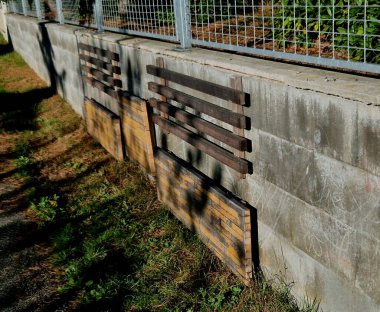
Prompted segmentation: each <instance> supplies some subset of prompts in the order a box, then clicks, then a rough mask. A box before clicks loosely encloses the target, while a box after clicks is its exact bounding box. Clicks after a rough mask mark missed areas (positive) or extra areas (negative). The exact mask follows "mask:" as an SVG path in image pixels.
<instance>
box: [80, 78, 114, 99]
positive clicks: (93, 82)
mask: <svg viewBox="0 0 380 312" xmlns="http://www.w3.org/2000/svg"><path fill="white" fill-rule="evenodd" d="M82 79H83V81H84V82H85V83H87V84H89V85H90V86H92V87H94V88H97V89H99V90H100V91H102V92H104V93H106V94H108V95H109V96H112V97H113V98H115V99H117V100H118V99H119V93H118V92H117V91H115V90H114V89H112V88H111V87H109V86H107V85H105V84H104V83H101V82H100V81H98V80H95V79H93V78H90V77H82Z"/></svg>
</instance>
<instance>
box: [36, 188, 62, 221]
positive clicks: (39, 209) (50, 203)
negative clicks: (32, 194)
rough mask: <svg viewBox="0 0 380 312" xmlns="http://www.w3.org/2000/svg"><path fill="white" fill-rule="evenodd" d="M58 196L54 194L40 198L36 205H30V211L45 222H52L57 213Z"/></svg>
mask: <svg viewBox="0 0 380 312" xmlns="http://www.w3.org/2000/svg"><path fill="white" fill-rule="evenodd" d="M58 200H59V196H58V195H56V194H54V195H52V196H44V197H41V198H40V200H39V201H38V203H36V204H35V203H32V205H31V208H32V211H33V212H34V213H35V214H36V215H37V217H38V218H40V219H41V220H42V221H45V222H52V221H54V220H55V218H56V217H57V214H58V212H59V210H60V209H59V207H58Z"/></svg>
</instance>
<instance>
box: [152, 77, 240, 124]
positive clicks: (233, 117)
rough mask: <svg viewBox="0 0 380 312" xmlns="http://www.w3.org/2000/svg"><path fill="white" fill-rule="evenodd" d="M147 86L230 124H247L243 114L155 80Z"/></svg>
mask: <svg viewBox="0 0 380 312" xmlns="http://www.w3.org/2000/svg"><path fill="white" fill-rule="evenodd" d="M148 88H149V90H150V91H152V92H155V93H158V94H160V95H163V96H165V97H166V98H168V99H172V100H174V101H176V102H178V103H181V104H183V105H186V106H189V107H191V108H193V109H195V110H197V111H199V112H201V113H204V114H206V115H209V116H211V117H214V118H216V119H218V120H220V121H223V122H225V123H227V124H229V125H231V126H234V127H238V128H245V127H246V125H247V120H246V117H245V116H244V115H242V114H237V113H234V112H231V111H230V110H228V109H225V108H223V107H220V106H217V105H215V104H212V103H209V102H207V101H204V100H201V99H199V98H196V97H194V96H191V95H188V94H186V93H183V92H181V91H177V90H174V89H172V88H169V87H165V86H162V85H159V84H158V83H155V82H149V84H148Z"/></svg>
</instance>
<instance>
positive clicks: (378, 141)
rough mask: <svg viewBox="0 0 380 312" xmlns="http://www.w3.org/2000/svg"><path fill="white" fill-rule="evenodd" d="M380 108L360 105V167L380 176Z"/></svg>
mask: <svg viewBox="0 0 380 312" xmlns="http://www.w3.org/2000/svg"><path fill="white" fill-rule="evenodd" d="M379 120H380V107H379V106H374V105H360V106H359V109H358V147H359V166H360V168H363V169H364V170H367V171H369V172H371V173H373V174H376V175H378V176H380V157H379V155H380V122H379Z"/></svg>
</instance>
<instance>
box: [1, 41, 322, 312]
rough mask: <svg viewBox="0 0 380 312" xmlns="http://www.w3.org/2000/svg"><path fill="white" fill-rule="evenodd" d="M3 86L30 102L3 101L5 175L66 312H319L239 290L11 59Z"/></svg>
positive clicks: (4, 64) (281, 296)
mask: <svg viewBox="0 0 380 312" xmlns="http://www.w3.org/2000/svg"><path fill="white" fill-rule="evenodd" d="M1 45H4V41H0V46H1ZM9 71H11V72H12V73H13V74H12V77H10V76H9V75H8V74H7V72H9ZM15 74H17V75H18V76H17V75H15ZM0 77H2V78H1V80H0V91H1V93H0V99H1V97H2V96H3V98H5V99H7V100H11V99H12V97H15V98H18V97H20V96H22V95H23V94H30V92H32V93H33V94H34V95H35V97H34V98H28V97H25V100H26V101H27V102H26V104H24V106H22V107H19V106H16V107H15V108H10V107H7V104H4V103H6V102H4V101H0V103H1V104H0V105H1V106H0V134H1V136H0V140H1V141H2V143H3V144H0V145H1V146H2V147H0V153H1V155H2V157H4V158H7V159H8V160H9V161H10V162H9V163H10V165H9V166H8V168H5V169H4V168H2V169H3V172H4V170H6V169H8V171H7V172H10V174H9V177H7V178H6V179H5V182H7V181H10V182H9V183H11V182H12V181H13V182H12V183H15V182H14V181H17V183H19V184H22V185H24V186H25V191H24V192H25V198H26V199H25V200H26V203H27V206H28V207H29V209H28V216H29V218H31V219H32V220H34V222H36V223H38V224H39V227H40V229H41V231H43V233H46V236H45V240H46V241H47V242H48V244H49V245H50V246H51V250H52V251H51V252H50V256H49V258H48V259H47V261H48V263H49V265H51V266H52V267H53V268H54V272H55V274H54V275H52V276H51V277H50V278H51V279H52V281H53V280H54V281H57V280H58V281H57V285H58V288H57V292H58V294H59V297H60V298H61V299H60V300H62V301H64V304H65V306H66V307H68V309H69V310H75V309H79V310H97V311H111V310H115V311H120V310H121V311H316V310H318V307H317V306H318V305H317V303H315V302H311V303H310V302H305V304H304V305H303V306H301V307H300V306H298V305H297V302H296V301H295V299H294V298H293V297H292V295H291V294H290V289H291V285H288V284H286V283H284V282H283V281H282V280H281V279H280V278H273V280H265V279H264V278H257V279H255V280H254V281H253V283H252V284H253V285H252V287H245V286H244V285H243V284H242V283H241V281H240V280H238V279H237V278H236V277H235V276H234V275H232V274H231V273H230V272H229V271H228V269H226V267H225V266H224V265H223V264H222V263H221V262H220V261H219V260H218V259H217V258H216V257H215V256H214V255H212V253H211V252H210V251H209V250H208V249H207V248H206V247H205V246H204V245H203V244H202V243H201V242H200V240H199V239H198V238H197V236H196V235H194V234H193V233H191V232H190V231H188V230H187V229H185V228H184V227H183V226H182V225H181V224H180V223H179V222H178V221H177V220H176V219H175V218H174V217H173V216H172V215H171V214H170V213H169V212H168V210H167V209H166V208H165V207H164V206H163V205H162V204H161V203H159V202H158V200H157V198H156V191H155V186H154V184H152V183H151V182H150V181H149V180H148V179H147V178H146V176H145V174H144V173H143V172H142V171H141V169H140V168H139V166H138V165H137V164H136V163H133V162H129V161H125V162H118V161H116V160H114V159H112V158H111V157H110V156H109V155H108V154H107V153H106V152H105V151H104V150H103V149H102V148H101V147H100V146H99V145H98V144H97V143H96V142H94V141H93V140H92V139H91V138H90V137H89V136H88V135H87V133H86V131H85V128H84V125H83V122H82V120H81V119H80V118H79V117H78V116H77V115H76V114H75V113H74V112H73V111H72V110H71V109H70V107H69V106H68V105H67V104H66V103H65V102H64V101H63V100H62V99H61V98H59V97H58V96H56V95H52V94H49V93H47V92H46V90H47V88H46V86H45V85H44V84H43V82H41V81H40V80H39V79H38V78H36V77H35V75H34V73H32V72H31V70H30V69H29V68H28V67H27V66H26V65H25V63H24V62H23V61H22V60H21V59H20V57H19V56H18V55H17V54H16V53H15V52H10V53H6V54H2V55H1V56H0ZM20 82H22V83H23V87H22V88H20ZM25 111H26V112H27V114H25ZM7 179H8V180H7Z"/></svg>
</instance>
